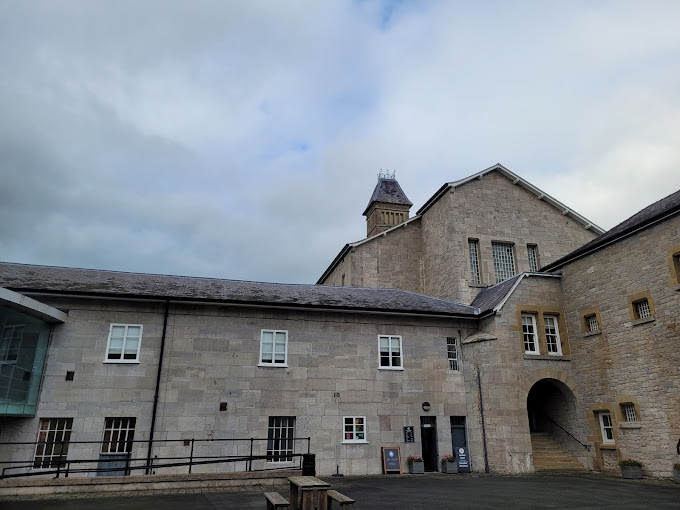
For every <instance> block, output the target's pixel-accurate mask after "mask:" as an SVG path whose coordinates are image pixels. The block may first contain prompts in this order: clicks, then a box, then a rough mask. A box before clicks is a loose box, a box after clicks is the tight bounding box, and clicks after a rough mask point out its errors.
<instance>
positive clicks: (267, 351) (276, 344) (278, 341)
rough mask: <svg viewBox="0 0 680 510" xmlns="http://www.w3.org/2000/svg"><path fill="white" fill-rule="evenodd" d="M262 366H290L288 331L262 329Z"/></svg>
mask: <svg viewBox="0 0 680 510" xmlns="http://www.w3.org/2000/svg"><path fill="white" fill-rule="evenodd" d="M260 366H272V367H286V366H288V331H279V330H274V329H263V330H262V331H261V337H260Z"/></svg>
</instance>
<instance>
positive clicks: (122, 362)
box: [104, 359, 139, 365]
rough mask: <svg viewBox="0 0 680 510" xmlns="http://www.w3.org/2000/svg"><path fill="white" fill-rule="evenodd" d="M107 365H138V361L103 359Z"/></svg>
mask: <svg viewBox="0 0 680 510" xmlns="http://www.w3.org/2000/svg"><path fill="white" fill-rule="evenodd" d="M104 363H106V364H107V365H139V360H138V359H105V360H104Z"/></svg>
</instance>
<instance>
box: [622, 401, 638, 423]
mask: <svg viewBox="0 0 680 510" xmlns="http://www.w3.org/2000/svg"><path fill="white" fill-rule="evenodd" d="M621 407H622V408H623V415H624V416H625V417H626V421H637V413H636V412H635V404H633V403H631V402H627V403H625V404H621Z"/></svg>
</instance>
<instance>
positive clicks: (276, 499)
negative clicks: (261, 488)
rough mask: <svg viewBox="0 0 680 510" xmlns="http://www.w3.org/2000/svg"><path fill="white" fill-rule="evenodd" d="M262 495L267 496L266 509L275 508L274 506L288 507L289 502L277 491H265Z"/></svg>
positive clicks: (272, 509) (271, 509)
mask: <svg viewBox="0 0 680 510" xmlns="http://www.w3.org/2000/svg"><path fill="white" fill-rule="evenodd" d="M264 497H265V498H267V510H275V509H276V508H285V509H288V507H289V506H290V503H289V502H288V500H287V499H286V498H284V497H283V496H282V495H281V494H279V493H278V492H265V493H264Z"/></svg>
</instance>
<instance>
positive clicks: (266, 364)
mask: <svg viewBox="0 0 680 510" xmlns="http://www.w3.org/2000/svg"><path fill="white" fill-rule="evenodd" d="M257 366H258V367H260V368H288V363H285V364H281V363H277V364H276V365H275V364H274V363H258V364H257Z"/></svg>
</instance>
